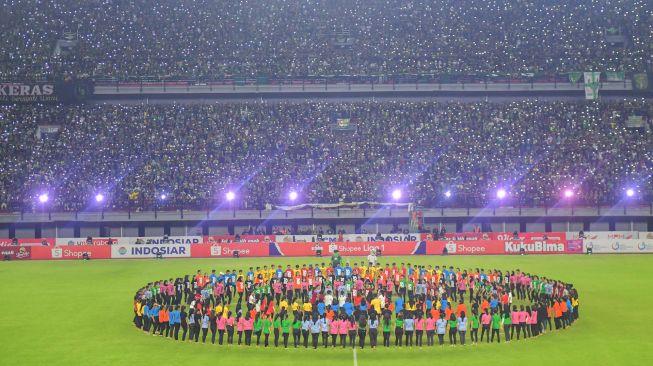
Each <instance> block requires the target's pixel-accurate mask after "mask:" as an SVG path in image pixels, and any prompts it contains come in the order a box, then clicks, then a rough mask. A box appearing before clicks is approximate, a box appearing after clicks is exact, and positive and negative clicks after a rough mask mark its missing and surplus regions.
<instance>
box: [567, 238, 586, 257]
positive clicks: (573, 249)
mask: <svg viewBox="0 0 653 366" xmlns="http://www.w3.org/2000/svg"><path fill="white" fill-rule="evenodd" d="M582 252H583V240H582V239H572V240H567V253H576V254H578V253H582Z"/></svg>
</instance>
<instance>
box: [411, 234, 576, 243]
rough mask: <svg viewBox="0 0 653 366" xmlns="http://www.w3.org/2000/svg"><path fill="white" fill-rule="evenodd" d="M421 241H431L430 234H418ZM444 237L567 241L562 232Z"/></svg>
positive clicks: (452, 236) (449, 236)
mask: <svg viewBox="0 0 653 366" xmlns="http://www.w3.org/2000/svg"><path fill="white" fill-rule="evenodd" d="M420 235H421V238H422V240H429V241H430V240H433V235H432V234H430V233H425V234H420ZM444 237H445V238H446V239H447V240H456V241H459V240H504V241H505V240H560V241H564V240H566V239H567V233H564V232H551V233H542V232H527V233H518V234H517V238H516V239H515V238H514V235H513V233H446V234H445V235H444Z"/></svg>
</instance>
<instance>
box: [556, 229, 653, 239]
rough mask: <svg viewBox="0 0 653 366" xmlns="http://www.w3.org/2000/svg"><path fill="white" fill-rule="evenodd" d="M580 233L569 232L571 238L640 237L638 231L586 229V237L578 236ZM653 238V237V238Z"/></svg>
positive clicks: (568, 235)
mask: <svg viewBox="0 0 653 366" xmlns="http://www.w3.org/2000/svg"><path fill="white" fill-rule="evenodd" d="M578 234H579V233H577V232H576V233H572V232H570V233H567V238H569V239H585V240H597V239H639V232H638V231H586V232H585V233H584V237H583V238H581V237H580V236H578ZM652 239H653V238H652Z"/></svg>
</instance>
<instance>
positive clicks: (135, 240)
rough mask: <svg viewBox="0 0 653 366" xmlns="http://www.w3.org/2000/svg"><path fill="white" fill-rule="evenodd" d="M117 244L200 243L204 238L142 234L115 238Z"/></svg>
mask: <svg viewBox="0 0 653 366" xmlns="http://www.w3.org/2000/svg"><path fill="white" fill-rule="evenodd" d="M116 240H117V243H116V244H118V245H142V244H157V245H158V244H202V243H203V242H204V238H203V237H201V236H169V237H168V238H164V237H162V236H142V237H123V238H116Z"/></svg>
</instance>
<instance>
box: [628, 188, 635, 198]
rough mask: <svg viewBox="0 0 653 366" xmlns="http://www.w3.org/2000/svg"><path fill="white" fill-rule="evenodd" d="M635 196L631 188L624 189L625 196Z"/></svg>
mask: <svg viewBox="0 0 653 366" xmlns="http://www.w3.org/2000/svg"><path fill="white" fill-rule="evenodd" d="M634 196H635V190H634V189H632V188H628V189H626V197H628V198H631V197H634Z"/></svg>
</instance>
